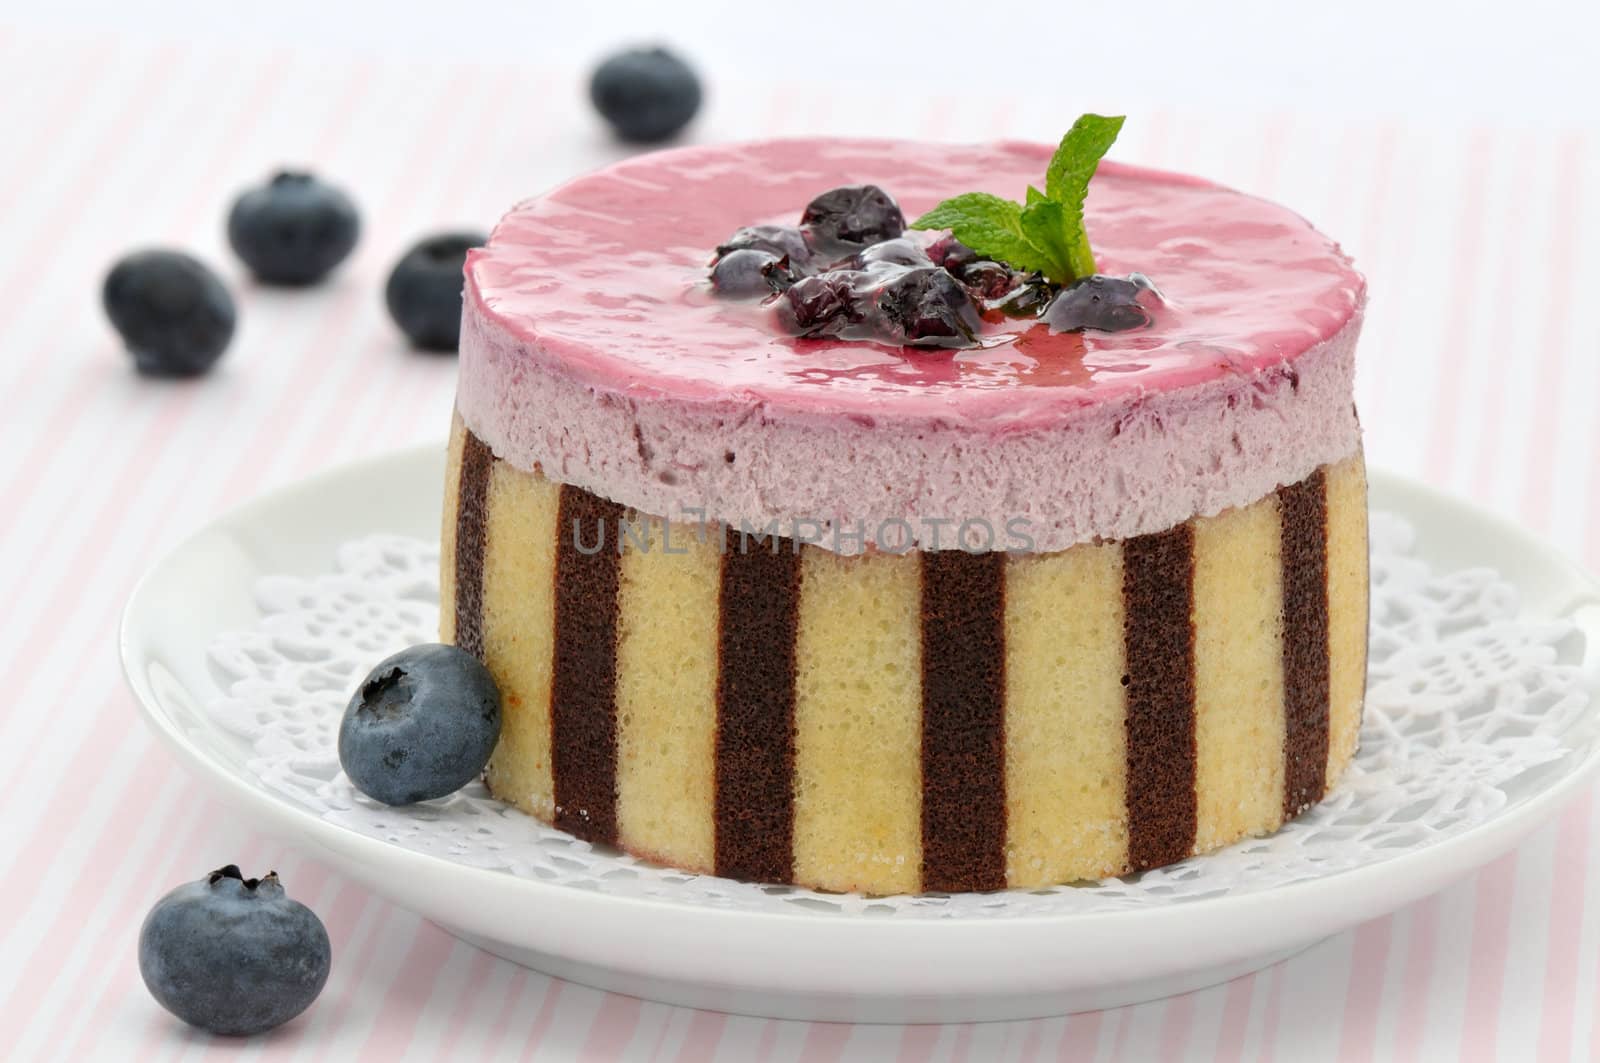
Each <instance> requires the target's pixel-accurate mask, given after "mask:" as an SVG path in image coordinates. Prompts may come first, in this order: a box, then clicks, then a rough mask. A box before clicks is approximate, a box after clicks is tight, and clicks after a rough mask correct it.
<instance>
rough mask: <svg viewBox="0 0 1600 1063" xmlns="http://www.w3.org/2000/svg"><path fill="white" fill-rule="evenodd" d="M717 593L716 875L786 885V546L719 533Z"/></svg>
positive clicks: (793, 607) (789, 650)
mask: <svg viewBox="0 0 1600 1063" xmlns="http://www.w3.org/2000/svg"><path fill="white" fill-rule="evenodd" d="M725 536H726V538H725V540H724V552H723V557H722V584H721V588H720V590H719V593H718V628H717V736H716V801H715V811H714V815H715V825H716V831H715V834H716V868H717V874H719V875H724V876H727V877H729V878H737V879H744V880H746V881H752V882H788V881H790V879H791V878H792V877H793V867H794V744H795V732H794V702H795V671H794V669H795V638H796V634H797V632H798V630H799V615H800V555H799V552H798V551H797V550H796V549H795V544H794V543H793V541H792V540H788V539H778V538H773V539H770V540H767V541H765V542H758V541H757V540H756V539H754V538H746V537H741V536H740V535H739V534H737V533H735V532H733V531H731V530H730V531H727V532H726V533H725Z"/></svg>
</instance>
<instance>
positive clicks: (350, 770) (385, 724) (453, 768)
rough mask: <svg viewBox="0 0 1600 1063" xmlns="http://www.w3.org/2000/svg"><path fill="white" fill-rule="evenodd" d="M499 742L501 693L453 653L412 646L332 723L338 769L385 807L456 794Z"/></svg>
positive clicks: (485, 673) (478, 668)
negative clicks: (336, 736)
mask: <svg viewBox="0 0 1600 1063" xmlns="http://www.w3.org/2000/svg"><path fill="white" fill-rule="evenodd" d="M499 738H500V690H499V688H498V687H496V686H495V682H494V677H493V676H492V675H490V674H489V669H487V668H485V667H484V666H483V663H482V662H481V661H479V660H478V659H477V658H476V657H474V656H472V655H471V654H470V653H467V652H465V651H464V650H460V649H457V648H456V647H454V646H445V645H441V644H439V643H425V644H423V645H421V646H412V647H410V648H409V649H404V650H401V651H400V652H399V653H397V654H395V655H394V656H393V657H390V658H389V659H388V660H386V661H384V662H383V663H382V664H380V665H378V667H376V668H374V669H373V670H372V672H371V673H370V674H369V675H368V676H367V678H366V679H365V680H364V681H363V682H362V684H361V686H360V688H359V689H358V690H357V691H356V692H355V694H354V696H352V697H351V699H350V704H349V706H348V707H346V709H345V711H344V719H343V720H342V721H341V722H340V724H339V763H340V764H341V765H343V766H344V771H345V774H346V775H348V776H349V777H350V781H351V782H353V783H354V784H355V785H356V788H357V789H358V790H360V791H361V792H362V793H364V794H366V795H367V796H368V797H370V798H372V799H374V800H376V801H382V802H383V803H384V804H386V805H409V804H414V803H416V802H417V801H428V800H431V799H433V798H435V797H444V796H445V795H446V794H452V793H455V792H456V791H457V790H459V789H461V788H462V787H463V786H465V785H466V784H467V783H469V782H471V781H472V780H473V779H476V778H477V777H478V776H480V775H482V774H483V769H484V767H485V766H487V765H488V763H489V754H490V753H493V752H494V745H495V742H497V741H498V740H499Z"/></svg>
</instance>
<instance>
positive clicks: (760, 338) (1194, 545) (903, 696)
mask: <svg viewBox="0 0 1600 1063" xmlns="http://www.w3.org/2000/svg"><path fill="white" fill-rule="evenodd" d="M1050 161H1051V148H1049V147H1047V146H1042V145H1033V144H1020V143H996V144H984V145H975V146H957V145H946V144H929V143H917V142H909V141H893V140H833V139H806V140H780V141H767V142H759V143H746V144H735V145H722V146H714V147H690V148H684V149H680V150H674V151H668V152H662V153H657V154H652V155H646V156H641V157H637V158H634V159H630V160H628V161H625V162H621V163H619V164H616V165H614V166H612V167H610V168H608V169H605V170H602V171H600V172H598V173H595V174H592V175H589V176H585V177H582V178H579V179H577V180H574V181H572V182H570V183H568V184H566V185H564V186H561V187H560V188H557V189H556V190H554V191H552V192H550V193H549V194H547V195H544V196H541V197H538V198H536V199H532V200H529V201H527V202H525V203H522V204H521V205H519V206H517V207H516V208H514V209H513V210H512V211H511V212H510V213H509V214H508V215H507V216H506V217H505V218H504V219H503V220H502V221H501V223H500V224H499V226H498V227H497V228H496V229H495V230H494V233H493V235H492V236H491V238H490V240H489V242H488V245H487V246H486V247H484V248H482V249H479V250H477V251H474V252H473V253H472V255H471V257H470V259H469V261H468V264H467V269H466V296H465V305H464V318H463V324H462V331H461V367H460V382H459V390H458V393H457V401H456V418H455V423H454V427H453V432H452V435H451V442H450V452H449V464H448V474H447V480H448V482H447V485H446V487H447V490H446V512H445V518H444V542H443V586H442V590H443V609H442V628H443V632H442V634H443V638H444V639H445V641H448V642H454V643H456V644H457V645H459V646H461V647H463V648H465V649H467V650H469V651H470V652H472V653H474V654H477V655H478V656H480V657H481V658H482V659H483V660H484V661H485V662H486V663H487V665H488V666H489V668H490V670H491V671H492V672H493V673H494V675H495V678H496V679H497V681H498V682H499V684H500V688H501V692H502V698H503V705H504V721H505V722H504V729H503V733H502V736H501V739H500V744H499V747H498V749H497V750H496V752H495V754H494V757H493V760H492V762H491V764H490V767H489V770H488V774H487V781H488V785H489V787H490V788H491V790H492V791H493V792H494V793H495V794H496V795H497V796H498V797H500V798H502V799H504V800H506V801H508V802H510V803H512V804H514V805H516V806H517V807H518V808H521V809H524V810H525V811H527V812H529V813H531V814H532V815H534V816H537V817H538V818H540V819H542V820H545V821H547V822H550V823H553V824H555V825H556V826H557V827H560V828H562V829H564V830H567V831H570V832H571V833H573V834H575V835H577V836H578V837H580V838H583V839H586V840H589V841H591V842H594V843H597V844H602V845H607V846H615V847H617V848H620V849H622V850H626V851H627V852H629V853H632V854H634V855H637V856H639V857H642V858H645V859H648V860H652V861H657V862H660V863H664V864H668V865H671V866H674V867H678V868H682V869H684V870H686V871H692V872H701V873H707V874H717V875H725V876H731V877H734V878H739V879H746V880H753V881H760V882H770V883H790V884H798V885H804V886H810V887H815V888H819V889H825V890H837V891H862V892H866V893H872V894H890V893H906V892H918V891H971V890H995V889H1002V888H1017V887H1022V888H1027V887H1039V886H1045V885H1051V884H1057V883H1065V882H1072V881H1077V880H1087V879H1097V878H1103V877H1106V876H1112V875H1118V874H1123V873H1127V872H1136V871H1140V870H1145V869H1149V868H1153V867H1158V866H1161V865H1164V864H1168V863H1171V862H1173V861H1177V860H1181V859H1183V858H1185V857H1188V856H1191V855H1193V854H1197V853H1204V852H1206V851H1208V850H1212V849H1216V848H1218V847H1220V846H1224V845H1227V844H1229V843H1231V842H1234V841H1237V840H1239V839H1241V838H1244V837H1247V836H1251V835H1260V834H1265V833H1268V832H1270V831H1272V830H1274V829H1276V828H1277V827H1278V826H1280V825H1281V824H1282V823H1283V822H1284V821H1285V820H1286V819H1288V818H1290V817H1292V816H1294V815H1296V814H1297V813H1299V812H1300V811H1302V810H1303V809H1305V808H1307V807H1308V806H1310V805H1312V804H1314V803H1315V802H1317V801H1318V800H1320V799H1321V798H1322V796H1323V795H1324V793H1325V792H1326V791H1327V789H1328V787H1330V786H1331V785H1332V784H1333V783H1334V782H1335V780H1337V779H1338V777H1339V775H1340V773H1341V772H1342V771H1343V770H1344V768H1345V766H1346V765H1347V764H1348V763H1349V761H1350V758H1351V757H1352V755H1353V754H1354V752H1355V747H1356V740H1357V733H1358V730H1359V726H1360V717H1361V705H1362V697H1363V691H1364V685H1365V672H1366V637H1367V547H1366V486H1365V473H1364V468H1363V463H1362V456H1361V437H1360V427H1359V424H1358V422H1357V417H1356V411H1355V408H1354V404H1353V399H1352V384H1353V371H1354V353H1355V346H1356V338H1357V333H1358V332H1359V329H1360V325H1361V315H1362V306H1363V302H1364V298H1365V285H1364V282H1363V280H1362V278H1361V276H1360V275H1359V274H1358V273H1356V272H1355V270H1354V269H1353V268H1352V266H1351V264H1350V262H1349V260H1348V259H1347V257H1346V256H1345V255H1344V254H1342V253H1341V252H1340V250H1339V248H1338V247H1337V245H1335V244H1334V243H1333V242H1332V241H1331V240H1329V239H1327V238H1326V237H1324V236H1322V235H1321V234H1319V233H1318V232H1317V231H1316V230H1314V229H1313V228H1312V227H1311V226H1310V225H1309V224H1307V223H1306V222H1305V221H1304V220H1303V219H1301V218H1300V217H1298V216H1297V215H1295V214H1293V213H1291V212H1290V211H1288V210H1286V209H1284V208H1282V207H1279V206H1276V205H1274V204H1271V203H1268V202H1265V201H1263V200H1260V199H1257V198H1253V197H1251V196H1247V195H1243V194H1241V193H1238V192H1235V191H1232V190H1229V189H1226V188H1222V187H1219V186H1217V185H1214V184H1211V183H1208V182H1205V181H1201V180H1198V179H1195V178H1191V177H1186V176H1179V175H1174V174H1170V173H1162V172H1155V171H1150V170H1144V169H1137V168H1133V167H1129V166H1123V165H1117V164H1113V163H1104V164H1101V165H1100V167H1099V170H1098V173H1097V174H1096V175H1095V176H1094V179H1093V182H1092V183H1091V184H1090V186H1089V192H1088V199H1087V204H1086V208H1085V213H1084V224H1085V226H1086V228H1087V231H1088V236H1089V238H1090V239H1091V241H1092V244H1093V248H1094V255H1095V258H1096V260H1097V268H1098V269H1100V270H1101V271H1103V272H1104V273H1106V274H1108V275H1110V274H1129V275H1134V276H1135V279H1136V280H1139V281H1140V283H1141V284H1144V283H1145V282H1144V281H1143V280H1142V278H1149V283H1148V285H1147V287H1148V288H1149V289H1150V290H1155V289H1159V296H1160V298H1159V299H1158V300H1154V301H1151V302H1149V303H1148V305H1149V306H1150V308H1151V309H1150V310H1149V312H1148V320H1145V321H1143V323H1142V327H1136V328H1127V329H1126V330H1123V331H1102V330H1099V329H1095V328H1087V329H1081V330H1074V331H1059V330H1057V329H1056V328H1055V327H1053V326H1052V325H1050V324H1048V323H1047V322H1046V321H1044V320H1042V319H1041V318H1040V317H1039V316H1037V315H1026V314H1025V315H1013V316H1008V315H1006V314H1000V313H987V312H986V313H984V314H983V315H982V322H981V325H980V326H978V327H977V328H976V330H975V331H974V332H973V334H972V335H971V336H970V337H969V339H970V342H965V343H963V344H961V345H957V346H951V347H926V346H906V345H901V344H898V343H894V342H885V341H883V340H882V339H881V338H878V339H874V338H872V337H871V336H861V335H846V334H816V333H813V334H809V335H794V334H792V333H793V331H794V329H793V328H785V327H784V324H783V320H784V319H783V317H782V311H783V307H784V305H789V304H787V303H786V302H785V300H786V296H785V295H784V294H775V295H773V296H772V297H771V298H767V299H763V300H733V299H727V298H723V297H720V296H719V294H718V292H717V291H716V290H714V287H713V285H712V284H711V283H710V282H709V280H708V266H707V264H708V261H710V260H711V259H712V258H713V256H715V255H717V254H719V251H718V249H719V247H723V246H724V245H725V242H726V241H727V240H728V238H729V234H730V233H734V232H736V231H738V230H741V228H742V227H746V226H751V225H774V226H790V227H792V226H794V225H795V224H796V222H797V221H798V220H799V219H800V218H801V217H802V211H803V209H805V208H806V207H807V204H808V203H810V202H812V201H813V200H814V199H816V197H817V196H818V194H819V193H822V192H824V191H826V190H828V189H834V188H837V187H841V186H845V187H849V188H860V187H861V186H864V185H871V186H878V187H879V188H881V189H884V190H887V191H888V193H890V194H892V196H893V197H894V199H895V200H897V201H898V203H899V204H900V205H901V206H903V208H904V209H905V212H906V214H907V215H908V216H910V215H914V214H917V213H921V212H923V211H926V210H928V209H929V208H931V207H933V206H934V205H935V204H937V203H940V202H941V201H943V200H946V199H947V198H949V197H951V196H952V195H955V194H957V193H964V192H969V191H977V192H987V193H994V194H995V195H1000V196H1009V197H1020V195H1021V194H1022V193H1023V191H1024V190H1025V189H1028V186H1029V183H1030V182H1037V181H1039V180H1040V176H1041V175H1042V174H1043V173H1044V172H1045V169H1046V166H1047V164H1049V163H1050ZM874 191H876V190H875V189H874ZM1028 194H1029V196H1030V199H1029V202H1030V203H1031V202H1032V198H1031V197H1033V196H1034V195H1038V194H1039V193H1037V192H1036V191H1033V190H1029V192H1028ZM807 216H808V217H809V214H808V215H807ZM927 235H928V238H929V239H936V238H937V236H938V234H933V233H930V234H927ZM808 239H809V237H808ZM917 246H918V247H925V246H926V241H924V242H923V243H921V244H918V245H917ZM859 259H860V256H857V264H858V265H859ZM769 260H770V258H769ZM781 265H782V266H783V268H785V269H787V268H788V265H789V260H788V258H787V257H785V258H783V259H782V261H781ZM861 275H862V276H865V275H866V274H861ZM1035 279H1037V278H1035ZM783 283H785V284H786V283H788V282H787V281H785V282H783ZM774 290H775V291H779V290H781V286H780V284H779V283H778V282H776V281H775V282H774ZM794 291H795V290H794V289H791V292H790V293H789V294H790V295H793V294H794ZM789 303H792V304H793V305H799V304H798V303H797V302H795V301H794V300H793V299H790V300H789ZM974 320H976V319H974ZM790 324H791V325H792V324H793V321H792V314H791V320H790Z"/></svg>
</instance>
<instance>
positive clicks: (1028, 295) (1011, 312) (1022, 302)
mask: <svg viewBox="0 0 1600 1063" xmlns="http://www.w3.org/2000/svg"><path fill="white" fill-rule="evenodd" d="M1057 291H1059V289H1058V288H1056V286H1055V285H1053V284H1051V283H1050V282H1049V281H1047V280H1045V279H1044V277H1043V276H1041V275H1040V274H1038V273H1031V274H1028V275H1026V276H1023V277H1020V278H1017V280H1016V283H1015V287H1013V288H1012V289H1011V290H1010V291H1009V292H1007V293H1006V294H1005V295H1004V296H1002V297H1001V298H1000V299H998V300H996V301H995V302H994V303H993V304H992V305H993V308H994V309H997V310H999V311H1000V312H1001V313H1003V314H1005V315H1006V316H1007V317H1038V316H1039V315H1040V314H1043V313H1044V312H1045V308H1046V307H1048V306H1049V305H1050V301H1051V300H1052V299H1054V298H1055V297H1056V292H1057Z"/></svg>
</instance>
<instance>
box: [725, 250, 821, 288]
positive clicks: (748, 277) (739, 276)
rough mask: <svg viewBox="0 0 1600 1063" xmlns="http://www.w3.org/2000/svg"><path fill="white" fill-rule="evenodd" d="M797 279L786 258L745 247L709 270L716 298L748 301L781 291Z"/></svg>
mask: <svg viewBox="0 0 1600 1063" xmlns="http://www.w3.org/2000/svg"><path fill="white" fill-rule="evenodd" d="M797 279H799V278H798V277H797V276H796V274H795V271H794V270H793V269H792V268H791V267H790V265H789V259H788V257H787V256H785V257H782V258H780V257H779V256H777V255H774V254H772V253H771V252H770V251H757V250H756V249H755V248H752V247H746V248H741V249H740V250H738V251H729V252H728V253H727V254H726V255H723V256H722V257H721V258H719V259H717V264H716V265H715V266H713V267H711V286H712V287H713V288H715V289H716V291H717V294H718V295H727V296H731V297H733V298H735V299H750V298H755V297H756V296H768V295H771V294H772V293H773V292H781V291H783V290H784V289H786V288H788V287H789V286H790V285H792V284H794V282H795V281H796V280H797Z"/></svg>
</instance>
